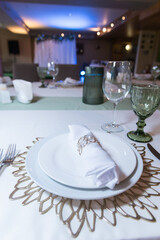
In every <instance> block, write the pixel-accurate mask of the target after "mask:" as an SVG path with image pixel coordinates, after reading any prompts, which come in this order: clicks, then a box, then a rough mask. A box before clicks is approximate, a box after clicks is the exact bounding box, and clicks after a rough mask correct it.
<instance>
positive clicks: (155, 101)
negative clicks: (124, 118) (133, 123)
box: [127, 84, 160, 142]
mask: <svg viewBox="0 0 160 240" xmlns="http://www.w3.org/2000/svg"><path fill="white" fill-rule="evenodd" d="M131 102H132V108H133V111H134V112H135V114H136V115H137V116H138V118H139V119H138V122H137V130H136V131H131V132H129V133H128V134H127V136H128V137H129V138H130V139H132V140H133V141H136V142H150V141H151V140H152V137H151V135H150V134H148V133H145V132H144V130H143V129H144V127H145V126H146V123H145V119H146V118H148V117H150V116H151V115H152V114H153V113H154V111H155V110H156V109H157V108H158V105H159V103H160V87H159V86H158V85H156V84H150V85H147V84H146V85H144V84H141V85H140V84H137V85H133V86H132V90H131Z"/></svg>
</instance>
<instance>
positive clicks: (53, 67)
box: [48, 60, 59, 88]
mask: <svg viewBox="0 0 160 240" xmlns="http://www.w3.org/2000/svg"><path fill="white" fill-rule="evenodd" d="M48 71H49V74H50V75H51V76H52V77H53V80H52V83H50V84H49V88H55V80H56V76H57V75H58V72H59V68H58V64H57V61H54V60H51V61H49V62H48Z"/></svg>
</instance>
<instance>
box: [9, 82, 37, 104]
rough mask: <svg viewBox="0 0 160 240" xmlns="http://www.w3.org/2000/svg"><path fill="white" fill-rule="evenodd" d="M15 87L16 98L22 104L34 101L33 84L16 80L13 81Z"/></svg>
mask: <svg viewBox="0 0 160 240" xmlns="http://www.w3.org/2000/svg"><path fill="white" fill-rule="evenodd" d="M13 85H14V88H15V91H16V96H17V99H18V101H19V102H21V103H30V102H31V101H32V99H33V91H32V83H31V82H28V81H25V80H22V79H16V80H13Z"/></svg>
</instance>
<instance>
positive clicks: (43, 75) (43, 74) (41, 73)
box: [37, 67, 47, 88]
mask: <svg viewBox="0 0 160 240" xmlns="http://www.w3.org/2000/svg"><path fill="white" fill-rule="evenodd" d="M37 72H38V76H39V78H40V80H41V83H42V84H41V86H39V87H40V88H45V87H46V86H45V78H46V76H47V68H45V67H37Z"/></svg>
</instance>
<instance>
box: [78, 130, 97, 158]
mask: <svg viewBox="0 0 160 240" xmlns="http://www.w3.org/2000/svg"><path fill="white" fill-rule="evenodd" d="M89 143H98V144H99V142H98V140H97V139H96V138H95V136H94V135H93V134H87V135H84V136H83V137H81V138H80V139H79V140H78V143H77V150H78V152H79V155H81V154H82V149H83V148H84V147H85V146H86V145H87V144H89Z"/></svg>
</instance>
